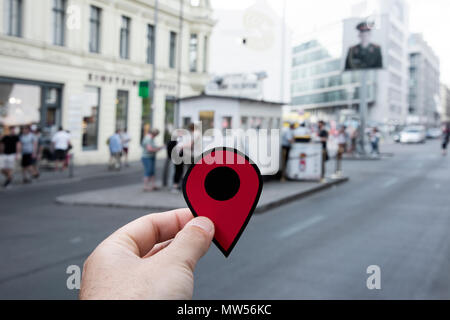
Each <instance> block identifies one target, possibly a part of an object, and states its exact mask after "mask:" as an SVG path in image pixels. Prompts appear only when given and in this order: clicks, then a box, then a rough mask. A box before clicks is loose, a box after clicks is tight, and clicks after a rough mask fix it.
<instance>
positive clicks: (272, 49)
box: [210, 0, 291, 103]
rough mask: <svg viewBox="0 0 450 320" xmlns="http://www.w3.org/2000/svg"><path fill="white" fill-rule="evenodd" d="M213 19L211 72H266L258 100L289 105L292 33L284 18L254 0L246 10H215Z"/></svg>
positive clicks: (259, 0) (264, 4) (263, 2)
mask: <svg viewBox="0 0 450 320" xmlns="http://www.w3.org/2000/svg"><path fill="white" fill-rule="evenodd" d="M214 19H216V20H217V24H216V25H215V27H214V32H213V34H212V36H211V64H210V67H211V68H210V71H211V73H213V74H215V75H218V76H224V75H230V74H254V73H261V72H262V73H265V74H266V78H265V80H264V83H263V87H262V94H261V99H264V100H268V101H277V102H284V103H287V102H289V88H290V84H289V83H290V51H291V32H290V30H289V28H288V27H287V26H286V24H285V23H284V21H283V18H282V17H280V16H279V15H278V14H277V13H276V12H275V11H274V10H273V9H272V8H271V6H270V5H269V4H268V3H267V1H265V0H255V1H254V3H253V5H251V6H249V7H248V8H246V9H245V10H215V11H214ZM224 61H226V63H224Z"/></svg>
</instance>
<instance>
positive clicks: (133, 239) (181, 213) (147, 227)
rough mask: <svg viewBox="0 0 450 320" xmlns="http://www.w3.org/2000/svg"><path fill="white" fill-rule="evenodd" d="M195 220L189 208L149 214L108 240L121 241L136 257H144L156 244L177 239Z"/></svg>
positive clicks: (121, 229)
mask: <svg viewBox="0 0 450 320" xmlns="http://www.w3.org/2000/svg"><path fill="white" fill-rule="evenodd" d="M193 218H194V216H193V215H192V213H191V211H190V210H189V209H188V208H183V209H176V210H172V211H167V212H161V213H152V214H148V215H146V216H143V217H140V218H138V219H136V220H134V221H132V222H130V223H128V224H127V225H125V226H123V227H122V228H120V229H119V230H117V231H116V232H114V233H113V234H112V235H111V236H109V237H108V239H107V240H113V241H120V242H122V243H123V244H124V245H125V246H126V247H127V248H128V249H130V250H131V251H133V252H134V253H135V254H136V255H138V256H139V257H143V256H145V255H146V254H147V253H148V252H149V251H150V250H151V249H152V248H153V246H154V245H155V244H157V243H159V242H163V241H166V240H169V239H172V238H173V237H175V235H176V234H177V233H178V231H180V230H181V229H183V227H184V225H185V224H186V223H188V222H189V221H190V220H191V219H193ZM123 240H125V241H123Z"/></svg>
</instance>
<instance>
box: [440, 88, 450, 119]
mask: <svg viewBox="0 0 450 320" xmlns="http://www.w3.org/2000/svg"><path fill="white" fill-rule="evenodd" d="M439 111H440V117H441V121H442V122H445V123H450V88H449V87H448V86H447V85H445V84H443V83H441V95H440V110H439Z"/></svg>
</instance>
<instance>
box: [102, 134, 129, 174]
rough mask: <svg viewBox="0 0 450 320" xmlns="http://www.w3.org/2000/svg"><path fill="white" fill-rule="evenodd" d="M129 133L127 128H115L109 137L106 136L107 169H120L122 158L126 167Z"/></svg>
mask: <svg viewBox="0 0 450 320" xmlns="http://www.w3.org/2000/svg"><path fill="white" fill-rule="evenodd" d="M130 141H131V138H130V135H129V134H128V132H127V129H124V130H120V129H117V130H116V131H115V132H114V133H113V135H112V136H111V137H109V138H108V141H107V144H108V147H109V153H110V157H109V164H108V169H109V170H121V168H122V158H123V164H124V165H125V167H128V152H129V146H130Z"/></svg>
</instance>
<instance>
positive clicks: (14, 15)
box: [5, 0, 22, 37]
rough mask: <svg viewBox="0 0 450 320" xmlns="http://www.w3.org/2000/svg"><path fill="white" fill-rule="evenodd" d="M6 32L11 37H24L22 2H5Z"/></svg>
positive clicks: (20, 0) (16, 0)
mask: <svg viewBox="0 0 450 320" xmlns="http://www.w3.org/2000/svg"><path fill="white" fill-rule="evenodd" d="M5 30H6V34H7V35H9V36H14V37H21V36H22V0H5Z"/></svg>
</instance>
